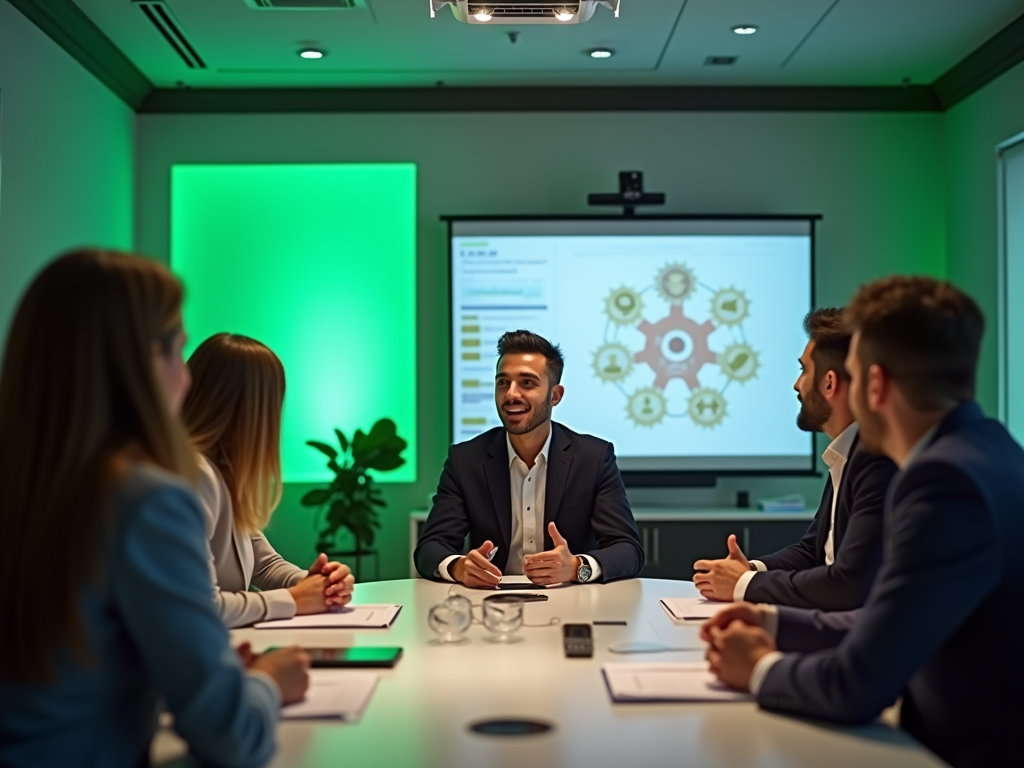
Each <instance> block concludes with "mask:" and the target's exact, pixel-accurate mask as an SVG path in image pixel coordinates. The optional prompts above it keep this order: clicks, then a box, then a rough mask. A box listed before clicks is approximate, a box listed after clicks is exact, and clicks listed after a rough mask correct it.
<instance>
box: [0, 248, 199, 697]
mask: <svg viewBox="0 0 1024 768" xmlns="http://www.w3.org/2000/svg"><path fill="white" fill-rule="evenodd" d="M181 299H182V288H181V284H180V283H179V282H178V281H177V280H176V279H175V278H174V277H173V276H171V274H170V272H168V271H167V270H166V269H165V268H164V267H163V266H161V265H160V264H157V263H156V262H153V261H149V260H147V259H143V258H141V257H138V256H132V255H129V254H125V253H117V252H114V251H105V250H98V249H82V250H78V251H73V252H71V253H68V254H66V255H64V256H61V257H60V258H58V259H56V260H55V261H53V262H52V263H51V264H49V265H48V266H47V267H46V268H45V269H43V270H42V272H40V273H39V275H38V276H37V277H36V278H35V280H33V281H32V284H31V285H30V286H29V288H28V290H27V291H26V293H25V295H24V296H23V297H22V299H21V302H20V304H19V305H18V309H17V311H16V313H15V315H14V320H13V322H12V324H11V329H10V334H9V336H8V338H7V350H6V353H5V355H4V360H3V368H2V371H0V616H3V623H4V630H3V631H2V632H0V678H5V679H11V680H49V679H52V677H53V661H52V660H53V657H54V652H55V650H56V649H57V648H64V649H67V650H70V651H71V652H72V653H74V654H75V655H77V656H78V657H79V658H80V659H83V660H85V659H88V658H89V657H90V656H89V649H88V638H87V637H86V633H85V627H84V626H83V623H82V616H81V611H80V608H79V601H80V599H81V592H82V588H83V574H84V575H85V576H86V577H90V578H93V579H94V580H98V579H99V578H100V577H101V576H102V567H101V562H100V556H101V552H102V547H103V546H104V545H105V543H106V542H105V539H106V536H107V534H108V528H109V525H110V505H111V502H112V492H113V489H114V488H115V487H116V485H117V483H118V482H119V481H120V480H121V476H122V474H123V471H124V468H125V466H126V462H125V461H123V459H124V458H125V457H135V458H138V459H141V460H143V461H147V462H149V463H152V464H155V465H157V466H159V467H162V468H164V469H166V470H168V471H170V472H174V473H176V474H179V475H182V476H183V477H185V478H186V479H188V480H190V481H191V480H194V479H195V476H196V464H195V457H194V454H193V453H192V452H191V450H190V449H189V445H188V441H187V439H186V437H185V433H184V430H183V429H182V428H181V425H180V423H179V422H178V420H177V419H176V418H174V416H173V415H172V414H171V412H170V408H169V405H168V402H167V397H166V394H165V393H164V392H163V390H162V385H161V382H160V381H159V380H158V378H157V374H156V369H155V366H154V359H153V355H154V351H155V350H160V351H162V352H163V353H164V354H169V353H170V352H171V350H172V348H173V343H174V340H175V338H176V337H177V335H178V334H179V333H180V332H181ZM155 345H158V346H155Z"/></svg>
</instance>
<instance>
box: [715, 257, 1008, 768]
mask: <svg viewBox="0 0 1024 768" xmlns="http://www.w3.org/2000/svg"><path fill="white" fill-rule="evenodd" d="M848 318H849V322H850V325H851V327H852V328H853V329H854V337H853V343H852V345H851V349H850V355H849V358H848V359H847V367H848V368H849V370H850V373H851V374H852V384H851V401H852V402H853V406H854V413H855V415H856V416H857V420H858V422H859V423H860V428H861V439H862V441H863V443H864V445H865V446H866V447H867V448H869V449H870V450H874V451H879V452H883V453H885V454H886V455H888V456H890V457H891V458H892V459H893V460H894V461H895V462H896V463H897V464H898V465H899V466H900V468H901V472H900V473H899V474H898V475H897V476H896V478H895V479H894V480H893V484H892V488H891V489H890V491H889V495H888V498H887V500H886V511H885V552H884V560H883V564H882V568H881V570H880V571H879V574H878V578H877V580H876V582H875V586H874V587H873V589H872V591H871V595H870V596H869V597H868V601H867V603H866V604H865V606H864V607H863V608H862V609H861V610H859V611H856V612H852V613H835V614H828V613H822V612H818V611H802V610H799V609H792V608H789V609H787V608H780V609H778V611H777V613H775V612H774V611H773V610H772V609H771V608H765V607H757V606H751V605H748V604H746V603H744V604H741V605H739V606H737V607H735V608H729V609H726V611H725V612H724V615H722V616H720V617H716V619H715V620H714V621H712V622H708V624H706V625H705V627H704V629H703V630H702V631H703V633H704V635H705V638H706V639H708V640H709V641H710V642H711V644H712V647H711V649H710V650H709V651H708V659H709V661H710V663H711V667H712V670H713V671H714V672H715V673H716V674H717V675H718V676H719V678H720V679H722V680H723V681H724V682H726V683H727V684H729V685H731V686H733V687H735V688H740V689H747V688H749V689H750V690H752V691H753V692H755V693H756V694H757V699H758V702H759V703H760V704H761V705H762V706H763V707H766V708H771V709H777V710H781V711H787V712H794V713H798V714H801V715H809V716H815V717H821V718H826V719H829V720H833V721H838V722H842V723H862V722H865V721H867V720H870V719H871V718H873V717H875V716H876V715H878V714H879V713H880V712H881V711H882V709H883V708H885V707H887V706H888V705H890V704H892V703H893V702H894V701H895V700H896V699H897V697H899V696H900V695H902V696H903V704H902V707H901V712H900V722H901V724H902V726H903V727H904V728H905V729H906V730H907V731H908V732H909V733H911V734H912V735H913V736H915V737H916V738H917V739H918V740H920V741H921V742H922V743H923V744H925V745H926V746H927V747H929V748H930V749H931V750H933V751H934V752H935V753H936V754H938V755H939V757H941V758H942V759H943V760H946V761H948V762H950V763H952V764H953V765H954V766H957V767H958V768H967V767H968V766H993V765H1009V764H1012V763H1019V761H1020V748H1019V744H1018V743H1017V742H1018V735H1017V734H1018V731H1019V729H1020V724H1021V723H1022V722H1024V705H1022V699H1021V697H1020V695H1019V692H1020V690H1021V687H1022V684H1024V656H1022V654H1021V652H1020V638H1021V637H1022V635H1024V612H1022V611H1021V606H1022V605H1024V559H1022V558H1021V557H1020V554H1019V549H1020V542H1021V540H1022V538H1024V514H1022V505H1024V451H1022V450H1021V447H1020V445H1018V444H1017V443H1016V442H1015V441H1014V440H1013V438H1012V437H1011V436H1010V435H1009V433H1008V432H1007V431H1006V429H1005V427H1003V425H1002V424H1000V423H998V422H996V421H994V420H992V419H988V418H985V416H984V415H983V414H982V412H981V409H980V408H979V407H978V405H977V404H976V403H975V402H974V400H973V397H974V380H975V371H976V367H977V360H978V353H979V349H980V344H981V337H982V332H983V328H984V318H983V317H982V314H981V310H980V309H979V308H978V306H977V304H975V303H974V301H972V300H971V299H970V298H969V297H968V296H966V295H964V294H963V293H961V292H960V291H958V290H957V289H956V288H954V287H953V286H951V285H950V284H948V283H944V282H938V281H935V280H932V279H930V278H923V277H919V278H903V277H892V278H889V279H887V280H881V281H878V282H875V283H872V284H869V285H867V286H865V287H863V288H861V290H860V291H859V292H858V293H857V295H856V296H855V297H854V299H853V301H852V302H851V304H850V307H849V309H848ZM758 625H760V626H758ZM776 647H777V648H778V649H781V650H782V651H795V652H787V653H785V654H783V653H780V652H779V651H778V650H776ZM812 651H814V652H813V653H812Z"/></svg>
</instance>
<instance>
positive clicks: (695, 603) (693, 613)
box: [658, 597, 732, 620]
mask: <svg viewBox="0 0 1024 768" xmlns="http://www.w3.org/2000/svg"><path fill="white" fill-rule="evenodd" d="M658 602H659V603H661V604H662V605H663V606H664V607H665V610H666V611H668V612H669V615H670V616H672V618H673V619H680V620H684V619H710V618H711V617H712V616H714V615H715V614H717V613H718V612H719V611H723V610H725V609H726V608H728V607H729V606H730V605H732V603H717V602H713V601H711V600H705V599H704V598H703V597H664V598H662V599H661V600H659V601H658Z"/></svg>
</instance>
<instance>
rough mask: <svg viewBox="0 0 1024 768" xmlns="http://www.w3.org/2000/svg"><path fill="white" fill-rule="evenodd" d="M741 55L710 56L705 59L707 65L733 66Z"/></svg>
mask: <svg viewBox="0 0 1024 768" xmlns="http://www.w3.org/2000/svg"><path fill="white" fill-rule="evenodd" d="M738 58H739V56H708V57H707V58H706V59H704V66H705V67H731V66H732V65H733V64H735V63H736V59H738Z"/></svg>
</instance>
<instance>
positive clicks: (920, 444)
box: [900, 421, 942, 469]
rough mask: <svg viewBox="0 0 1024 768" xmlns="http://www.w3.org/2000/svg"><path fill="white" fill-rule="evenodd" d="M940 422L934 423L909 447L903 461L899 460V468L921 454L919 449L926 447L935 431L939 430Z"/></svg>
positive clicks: (905, 465)
mask: <svg viewBox="0 0 1024 768" xmlns="http://www.w3.org/2000/svg"><path fill="white" fill-rule="evenodd" d="M940 424H942V422H941V421H940V422H938V423H936V424H934V425H933V426H932V428H931V429H929V430H928V431H927V432H925V433H924V434H923V435H921V439H920V440H918V441H917V442H916V443H915V444H914V447H913V448H911V449H910V453H908V454H907V455H906V456H905V457H904V458H903V461H901V462H900V469H906V468H907V467H909V466H910V464H911V462H913V461H914V459H916V458H917V457H918V456H920V455H921V451H923V450H924V449H925V448H927V447H928V444H929V443H930V442H931V441H932V438H933V437H935V433H936V432H938V431H939V425H940Z"/></svg>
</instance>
